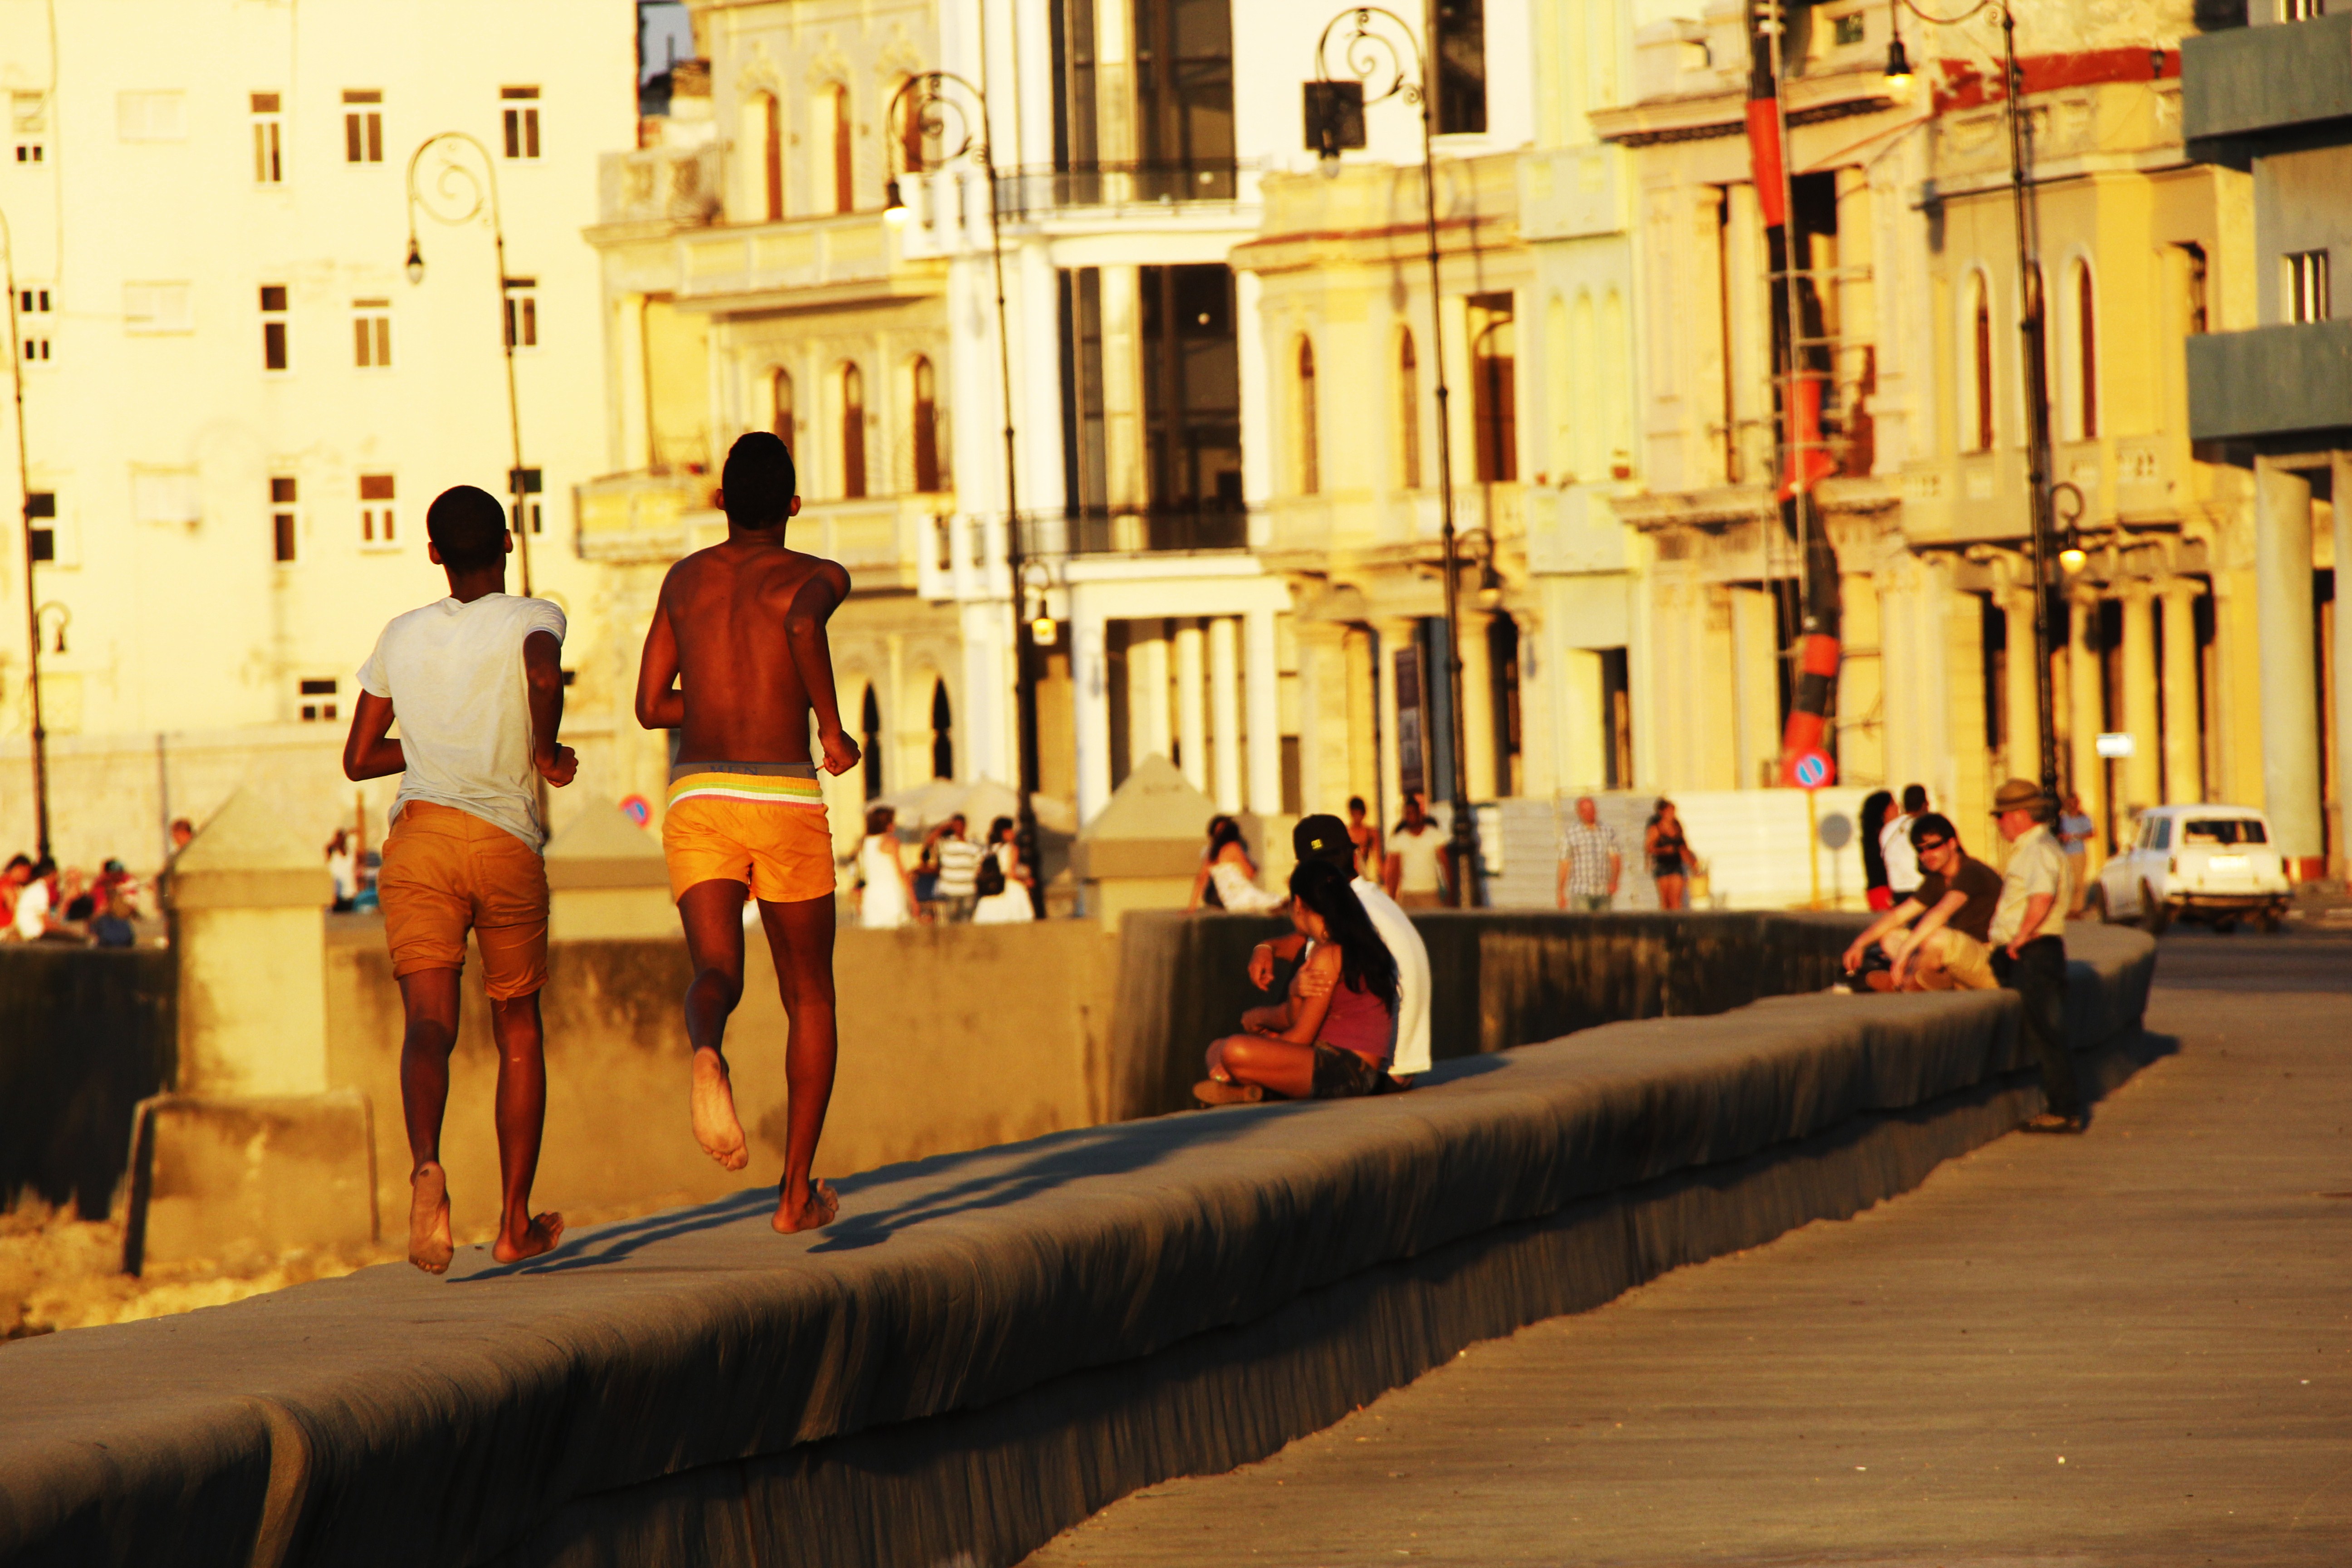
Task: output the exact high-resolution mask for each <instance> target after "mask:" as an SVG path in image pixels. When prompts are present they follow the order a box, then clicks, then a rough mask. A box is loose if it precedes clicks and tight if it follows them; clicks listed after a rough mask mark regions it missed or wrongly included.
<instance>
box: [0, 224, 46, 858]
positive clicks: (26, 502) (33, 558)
mask: <svg viewBox="0 0 2352 1568" xmlns="http://www.w3.org/2000/svg"><path fill="white" fill-rule="evenodd" d="M0 257H5V271H6V278H7V284H8V385H9V389H10V391H11V393H12V394H13V395H14V400H15V402H16V499H17V502H18V507H17V513H16V515H17V516H18V517H19V518H21V519H22V520H23V521H24V527H25V555H24V565H25V658H26V667H25V691H26V696H27V697H28V698H29V699H30V700H31V706H32V715H31V716H32V721H33V842H34V845H35V846H36V848H37V855H36V858H38V859H43V860H46V859H47V858H48V857H49V732H48V731H47V729H46V728H44V727H43V725H42V723H41V610H42V608H43V606H42V605H41V602H40V600H39V598H38V596H37V595H35V593H34V592H33V564H34V563H35V562H37V561H39V560H40V559H42V557H41V556H40V555H39V554H38V553H37V552H36V550H35V542H34V537H33V536H34V534H35V532H36V530H35V529H34V527H33V513H34V506H33V488H32V484H33V479H32V474H31V471H30V470H29V469H27V468H26V458H25V349H24V345H23V342H22V341H21V340H20V339H19V338H18V337H17V322H16V234H15V232H14V231H13V230H12V229H10V228H9V226H8V215H7V214H5V213H0ZM45 499H46V498H45ZM43 515H45V516H54V515H56V511H55V502H54V501H52V502H50V509H49V510H47V512H45V513H43ZM50 537H51V538H52V539H54V538H55V537H56V536H55V535H54V534H52V535H51V536H50Z"/></svg>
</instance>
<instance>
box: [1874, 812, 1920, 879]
mask: <svg viewBox="0 0 2352 1568" xmlns="http://www.w3.org/2000/svg"><path fill="white" fill-rule="evenodd" d="M1914 820H1915V819H1914V818H1913V817H1911V816H1908V815H1907V814H1906V815H1905V816H1897V817H1895V818H1893V819H1891V820H1890V821H1888V823H1887V824H1886V826H1884V827H1882V828H1880V829H1879V830H1878V853H1879V854H1880V855H1881V856H1883V857H1884V858H1885V861H1886V886H1887V888H1888V889H1890V890H1891V891H1894V892H1897V893H1908V892H1911V891H1913V890H1915V889H1917V887H1918V886H1919V851H1917V850H1916V849H1914V848H1912V847H1911V824H1912V822H1913V821H1914Z"/></svg>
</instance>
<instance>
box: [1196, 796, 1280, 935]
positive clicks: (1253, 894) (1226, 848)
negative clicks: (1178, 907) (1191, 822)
mask: <svg viewBox="0 0 2352 1568" xmlns="http://www.w3.org/2000/svg"><path fill="white" fill-rule="evenodd" d="M1211 889H1214V890H1215V892H1216V900H1215V903H1214V905H1213V907H1215V908H1218V909H1222V910H1224V911H1225V912H1227V913H1228V914H1236V915H1260V914H1265V913H1267V912H1269V911H1270V910H1278V909H1280V908H1281V907H1282V906H1283V902H1284V900H1283V899H1282V897H1281V895H1279V894H1276V893H1269V892H1267V891H1266V890H1265V889H1264V888H1261V887H1259V886H1258V885H1257V867H1256V865H1255V863H1253V862H1252V861H1251V859H1250V856H1249V845H1248V843H1247V842H1246V841H1245V840H1244V838H1243V837H1242V829H1241V825H1240V824H1239V823H1237V822H1235V821H1234V819H1233V818H1232V817H1230V816H1213V817H1211V818H1209V844H1208V847H1207V848H1205V849H1203V850H1202V851H1201V869H1200V873H1199V875H1197V876H1195V877H1194V878H1193V879H1192V902H1190V903H1188V904H1186V905H1185V906H1184V908H1185V910H1186V911H1187V912H1190V911H1192V910H1197V909H1199V908H1200V907H1201V904H1202V900H1203V899H1204V898H1206V897H1207V896H1208V894H1209V892H1210V890H1211Z"/></svg>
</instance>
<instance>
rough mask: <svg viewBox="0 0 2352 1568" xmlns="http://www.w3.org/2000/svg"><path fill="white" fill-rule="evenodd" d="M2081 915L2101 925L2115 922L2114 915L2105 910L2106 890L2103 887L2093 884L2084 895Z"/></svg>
mask: <svg viewBox="0 0 2352 1568" xmlns="http://www.w3.org/2000/svg"><path fill="white" fill-rule="evenodd" d="M2083 916H2084V919H2085V920H2094V921H2098V922H2099V923H2100V924H2101V925H2103V926H2111V925H2113V924H2115V923H2116V917H2115V916H2114V915H2112V914H2110V913H2109V912H2108V910H2107V890H2106V889H2105V888H2101V887H2093V888H2092V889H2091V890H2090V892H2089V893H2088V894H2086V895H2085V896H2084V900H2083Z"/></svg>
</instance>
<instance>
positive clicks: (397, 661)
mask: <svg viewBox="0 0 2352 1568" xmlns="http://www.w3.org/2000/svg"><path fill="white" fill-rule="evenodd" d="M563 630H564V624H563V612H562V610H559V609H557V608H556V607H555V606H554V605H551V604H549V603H548V602H547V601H546V600H544V599H524V598H518V597H516V596H515V595H511V594H485V595H482V596H481V597H480V598H478V599H476V600H474V601H473V602H472V603H471V604H459V603H458V602H457V600H456V599H442V600H439V601H437V602H436V603H434V604H430V605H425V607H424V608H423V609H421V610H411V611H409V612H408V614H406V615H404V616H398V617H396V618H395V619H394V621H393V623H392V624H391V625H390V626H386V627H384V628H383V636H382V637H378V638H377V639H376V644H375V652H374V653H373V654H371V655H369V656H368V661H367V662H366V663H365V664H363V665H362V666H361V667H360V677H359V679H360V689H361V690H362V691H365V692H367V693H369V694H370V695H372V696H375V697H383V698H388V699H390V700H391V702H392V710H393V716H394V720H395V721H397V722H398V724H399V726H400V749H401V754H402V755H403V757H404V758H405V759H406V761H407V764H408V768H407V772H406V773H404V774H403V775H402V777H401V781H400V797H399V798H398V799H397V800H395V801H394V802H393V804H392V816H394V818H395V819H396V818H398V816H400V813H401V811H402V809H403V808H404V807H405V806H406V805H408V803H409V802H410V801H412V800H428V801H431V802H433V803H434V804H435V805H446V806H453V807H455V808H456V809H457V810H459V811H462V812H467V813H468V814H470V815H472V816H478V817H480V818H481V819H482V820H483V821H484V822H488V823H492V824H495V825H496V826H499V827H503V828H505V829H506V830H507V831H508V832H509V833H511V834H513V835H514V836H515V837H517V838H520V839H521V840H522V841H523V842H524V843H525V844H528V845H530V847H532V848H533V849H538V848H541V847H543V846H544V845H545V843H546V841H547V830H546V827H545V826H544V825H543V824H541V821H540V820H539V789H538V784H537V775H536V773H535V772H534V770H533V769H532V767H531V761H530V696H529V688H528V686H527V685H526V683H525V681H524V679H523V663H522V645H523V639H524V638H526V637H530V634H531V633H533V632H548V633H551V634H552V635H553V637H554V638H555V640H556V641H557V642H558V643H559V644H561V643H562V641H563Z"/></svg>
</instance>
